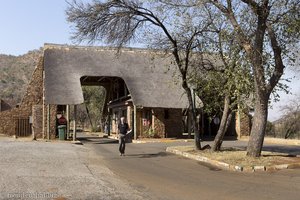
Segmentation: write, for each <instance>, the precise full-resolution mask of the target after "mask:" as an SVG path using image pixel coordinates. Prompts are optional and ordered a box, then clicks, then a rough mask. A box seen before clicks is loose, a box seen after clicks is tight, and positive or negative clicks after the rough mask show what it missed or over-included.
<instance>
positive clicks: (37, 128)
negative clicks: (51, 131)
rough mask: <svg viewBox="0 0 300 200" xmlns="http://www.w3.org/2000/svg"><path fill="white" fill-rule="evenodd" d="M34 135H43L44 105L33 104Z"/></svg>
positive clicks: (34, 137)
mask: <svg viewBox="0 0 300 200" xmlns="http://www.w3.org/2000/svg"><path fill="white" fill-rule="evenodd" d="M32 135H33V139H36V138H41V137H43V106H42V105H34V106H32Z"/></svg>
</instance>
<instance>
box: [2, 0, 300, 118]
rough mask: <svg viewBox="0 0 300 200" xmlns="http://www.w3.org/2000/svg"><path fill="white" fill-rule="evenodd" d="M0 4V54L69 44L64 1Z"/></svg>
mask: <svg viewBox="0 0 300 200" xmlns="http://www.w3.org/2000/svg"><path fill="white" fill-rule="evenodd" d="M69 1H71V0H69ZM90 1H91V0H85V2H90ZM0 3H1V4H0V25H1V31H0V54H11V55H22V54H25V53H27V52H28V51H30V50H33V49H38V48H40V47H42V46H43V45H44V43H58V44H73V43H72V41H71V40H70V36H71V32H72V30H71V28H70V24H68V23H67V21H66V16H65V10H66V8H67V3H66V1H65V0H0ZM298 65H299V63H298ZM298 67H299V66H298ZM293 76H296V77H295V78H294V79H293V80H292V82H291V83H289V85H290V87H291V89H292V93H293V94H299V95H300V79H299V73H298V74H295V73H294V71H292V70H291V71H287V73H286V76H285V77H289V78H290V77H293ZM292 98H293V95H286V94H284V93H281V101H280V102H279V103H276V104H273V109H270V110H269V119H270V120H276V119H278V118H279V116H280V114H281V112H280V109H281V106H283V105H284V104H287V103H288V101H289V99H292Z"/></svg>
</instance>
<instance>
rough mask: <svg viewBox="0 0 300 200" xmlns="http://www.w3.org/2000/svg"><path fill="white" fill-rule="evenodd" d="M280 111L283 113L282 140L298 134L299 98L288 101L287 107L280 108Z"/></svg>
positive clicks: (299, 128) (299, 124)
mask: <svg viewBox="0 0 300 200" xmlns="http://www.w3.org/2000/svg"><path fill="white" fill-rule="evenodd" d="M282 111H283V112H284V115H283V117H282V119H283V133H284V138H285V139H287V138H290V137H293V136H295V135H296V134H300V123H299V122H300V96H297V97H296V98H295V99H293V100H290V101H289V103H288V104H287V105H285V106H283V107H282ZM298 137H299V135H298Z"/></svg>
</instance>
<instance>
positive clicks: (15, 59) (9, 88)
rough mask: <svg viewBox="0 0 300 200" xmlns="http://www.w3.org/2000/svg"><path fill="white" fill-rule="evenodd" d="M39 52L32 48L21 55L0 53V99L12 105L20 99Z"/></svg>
mask: <svg viewBox="0 0 300 200" xmlns="http://www.w3.org/2000/svg"><path fill="white" fill-rule="evenodd" d="M41 52H42V51H41V50H34V51H29V52H28V53H27V54H24V55H21V56H12V55H4V54H0V99H3V100H5V101H6V102H8V103H10V104H11V105H12V106H15V105H16V104H17V103H19V102H20V101H21V99H22V97H23V95H24V92H25V90H26V87H27V84H28V82H29V81H30V78H31V75H32V73H33V70H34V68H35V66H36V64H37V62H38V59H39V56H40V55H41Z"/></svg>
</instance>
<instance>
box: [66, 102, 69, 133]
mask: <svg viewBox="0 0 300 200" xmlns="http://www.w3.org/2000/svg"><path fill="white" fill-rule="evenodd" d="M66 120H67V139H69V133H70V105H67V106H66Z"/></svg>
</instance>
